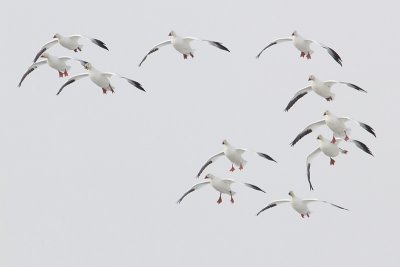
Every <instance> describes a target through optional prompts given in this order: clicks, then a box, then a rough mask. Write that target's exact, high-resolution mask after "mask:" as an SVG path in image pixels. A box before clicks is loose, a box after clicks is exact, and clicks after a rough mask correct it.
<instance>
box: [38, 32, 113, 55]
mask: <svg viewBox="0 0 400 267" xmlns="http://www.w3.org/2000/svg"><path fill="white" fill-rule="evenodd" d="M81 38H84V39H87V40H89V41H91V42H92V43H94V44H95V45H98V46H100V47H101V48H104V49H106V50H108V48H107V46H106V45H105V44H104V43H103V42H102V41H100V40H98V39H95V38H90V37H87V36H85V35H70V36H63V35H61V34H59V33H56V34H54V36H53V40H51V41H49V42H47V43H45V44H44V45H43V46H42V48H40V50H39V52H38V53H37V54H36V56H35V59H34V60H33V62H36V61H37V60H38V59H39V57H40V55H41V54H43V53H44V52H45V51H46V50H48V49H50V48H51V47H52V46H54V45H55V44H57V43H59V44H60V45H61V46H63V47H65V48H67V49H69V50H73V51H75V52H78V51H82V46H83V45H82V44H79V43H78V42H79V39H81Z"/></svg>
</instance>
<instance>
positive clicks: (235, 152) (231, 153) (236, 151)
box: [197, 140, 276, 178]
mask: <svg viewBox="0 0 400 267" xmlns="http://www.w3.org/2000/svg"><path fill="white" fill-rule="evenodd" d="M222 145H223V146H224V150H223V151H222V152H219V153H218V154H215V155H214V156H212V157H211V158H209V159H208V160H207V162H206V163H205V164H204V165H203V166H202V167H201V169H200V171H199V173H198V174H197V178H199V177H200V175H201V173H202V172H203V171H204V169H205V168H207V166H208V165H210V164H211V163H213V162H214V161H216V160H217V159H218V158H220V157H222V156H225V157H226V158H228V160H230V162H231V163H232V167H231V168H230V170H229V171H231V172H233V171H234V170H235V167H233V165H235V166H238V167H239V170H243V167H244V165H245V164H246V163H247V161H246V160H244V159H243V158H242V154H243V153H244V152H246V151H248V150H247V149H243V148H236V147H234V146H232V145H231V144H230V143H228V141H227V140H224V141H222ZM256 153H257V155H259V156H260V157H263V158H265V159H267V160H271V161H275V162H276V160H274V159H273V158H271V157H270V156H268V155H267V154H265V153H261V152H256Z"/></svg>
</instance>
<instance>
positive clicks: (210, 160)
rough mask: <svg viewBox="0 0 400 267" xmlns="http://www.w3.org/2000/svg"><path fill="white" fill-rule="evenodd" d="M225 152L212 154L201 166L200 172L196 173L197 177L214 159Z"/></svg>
mask: <svg viewBox="0 0 400 267" xmlns="http://www.w3.org/2000/svg"><path fill="white" fill-rule="evenodd" d="M223 155H224V152H220V153H218V154H215V155H214V156H212V157H211V158H209V159H208V160H207V162H206V163H205V164H204V165H203V166H202V167H201V169H200V171H199V173H198V174H197V175H196V177H197V178H199V177H200V175H201V173H202V172H203V171H204V169H205V168H207V166H208V165H210V164H211V163H213V162H214V161H216V160H217V159H218V158H219V157H220V156H223Z"/></svg>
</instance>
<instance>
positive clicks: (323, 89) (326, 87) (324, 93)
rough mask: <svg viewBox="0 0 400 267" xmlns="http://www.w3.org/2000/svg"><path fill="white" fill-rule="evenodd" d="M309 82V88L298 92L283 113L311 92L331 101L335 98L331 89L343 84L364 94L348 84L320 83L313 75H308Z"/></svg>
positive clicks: (356, 87) (361, 90) (355, 86)
mask: <svg viewBox="0 0 400 267" xmlns="http://www.w3.org/2000/svg"><path fill="white" fill-rule="evenodd" d="M308 80H309V81H311V84H310V85H309V86H306V87H304V88H303V89H301V90H300V91H298V92H297V93H296V94H295V95H294V97H293V98H292V99H291V100H290V102H289V104H287V106H286V108H285V111H289V109H290V108H291V107H292V106H293V105H294V104H295V103H296V102H297V101H298V100H299V99H300V98H302V97H303V96H305V95H306V94H308V93H309V92H311V91H314V92H315V93H316V94H317V95H319V96H321V97H323V98H325V99H326V101H332V100H333V99H334V97H335V94H334V93H332V92H331V87H332V86H333V85H335V84H345V85H347V86H349V87H351V88H353V89H356V90H357V91H360V92H364V93H366V92H367V91H365V90H364V89H362V88H360V87H359V86H357V85H355V84H352V83H348V82H340V81H333V80H329V81H321V80H319V79H318V78H317V77H315V75H310V77H309V78H308Z"/></svg>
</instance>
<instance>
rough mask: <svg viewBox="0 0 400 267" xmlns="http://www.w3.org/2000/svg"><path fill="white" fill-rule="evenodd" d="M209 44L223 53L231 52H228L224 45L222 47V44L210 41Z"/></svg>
mask: <svg viewBox="0 0 400 267" xmlns="http://www.w3.org/2000/svg"><path fill="white" fill-rule="evenodd" d="M211 43H212V44H213V45H214V46H215V47H217V48H219V49H221V50H224V51H227V52H231V51H229V49H228V48H227V47H225V46H224V45H222V43H220V42H215V41H211Z"/></svg>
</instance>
